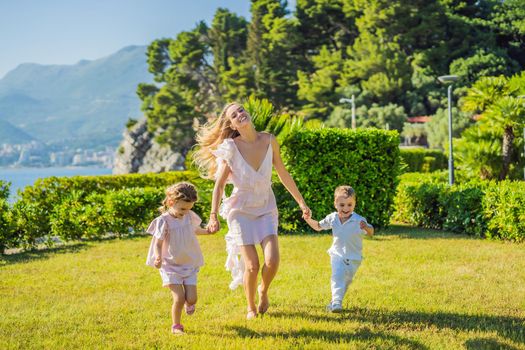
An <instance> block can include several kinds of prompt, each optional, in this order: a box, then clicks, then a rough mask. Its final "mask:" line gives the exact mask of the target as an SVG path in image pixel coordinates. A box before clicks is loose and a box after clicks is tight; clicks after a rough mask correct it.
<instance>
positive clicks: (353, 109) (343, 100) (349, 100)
mask: <svg viewBox="0 0 525 350" xmlns="http://www.w3.org/2000/svg"><path fill="white" fill-rule="evenodd" d="M339 103H351V104H352V129H355V128H356V122H355V96H354V95H352V98H342V99H340V100H339Z"/></svg>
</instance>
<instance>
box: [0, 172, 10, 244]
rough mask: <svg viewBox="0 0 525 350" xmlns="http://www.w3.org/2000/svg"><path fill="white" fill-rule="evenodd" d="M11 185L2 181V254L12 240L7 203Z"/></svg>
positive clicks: (0, 198) (0, 231)
mask: <svg viewBox="0 0 525 350" xmlns="http://www.w3.org/2000/svg"><path fill="white" fill-rule="evenodd" d="M10 185H11V184H10V183H9V182H5V181H2V180H0V254H2V253H3V252H4V250H5V249H6V248H7V247H8V246H9V243H10V241H11V240H12V238H11V235H12V230H11V225H10V221H11V220H10V213H9V204H8V203H7V198H8V197H9V187H10Z"/></svg>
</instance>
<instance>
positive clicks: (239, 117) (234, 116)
mask: <svg viewBox="0 0 525 350" xmlns="http://www.w3.org/2000/svg"><path fill="white" fill-rule="evenodd" d="M226 115H227V116H228V118H229V119H230V123H231V128H232V129H234V130H238V129H242V128H243V127H245V126H247V125H249V124H250V123H251V122H252V120H251V117H250V115H249V114H248V112H246V110H245V109H244V107H243V106H241V105H238V104H233V105H231V106H230V107H229V108H228V110H227V111H226Z"/></svg>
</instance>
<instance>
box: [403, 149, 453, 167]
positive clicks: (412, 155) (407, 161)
mask: <svg viewBox="0 0 525 350" xmlns="http://www.w3.org/2000/svg"><path fill="white" fill-rule="evenodd" d="M401 158H402V163H403V165H404V169H403V170H404V171H405V172H421V173H430V172H433V171H436V170H443V169H447V166H448V160H447V157H446V155H445V154H444V153H443V152H441V151H440V150H430V149H424V148H401Z"/></svg>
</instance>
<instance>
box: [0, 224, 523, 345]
mask: <svg viewBox="0 0 525 350" xmlns="http://www.w3.org/2000/svg"><path fill="white" fill-rule="evenodd" d="M199 239H200V242H201V245H202V249H203V252H204V256H205V260H206V265H205V266H204V267H203V269H202V270H201V272H200V274H199V279H200V280H199V286H198V291H199V302H198V304H197V313H196V314H195V315H194V316H192V317H188V316H186V315H183V324H184V325H185V327H186V329H187V332H188V334H187V335H185V336H182V337H177V336H173V335H171V334H170V333H169V329H170V325H171V322H170V317H169V309H170V305H171V300H170V295H169V293H168V291H167V290H166V289H164V288H162V287H161V286H160V277H159V275H158V273H157V272H156V271H155V270H154V269H152V268H150V267H147V266H145V265H144V260H145V256H146V252H147V248H148V246H149V242H150V239H149V237H145V236H143V237H135V238H129V239H121V240H107V241H101V242H88V243H79V244H76V245H69V246H67V247H62V248H55V249H49V250H46V251H40V252H28V253H21V254H16V255H9V256H4V257H2V258H0V315H1V317H0V349H12V348H20V349H43V348H45V349H77V348H99V349H106V348H117V349H126V348H137V349H143V348H165V349H168V348H169V349H174V348H195V349H353V348H357V349H361V348H367V349H375V348H377V349H388V348H391V349H465V348H466V349H502V348H503V349H525V283H524V282H525V245H523V244H521V245H519V244H511V243H502V242H493V241H487V240H478V239H472V238H469V237H466V236H461V235H453V234H448V233H443V232H439V231H431V230H422V229H414V228H409V227H403V226H393V227H392V228H390V229H389V230H387V231H383V232H382V233H381V234H379V235H377V236H376V237H374V238H373V239H367V240H366V241H365V252H364V253H365V260H364V261H363V264H362V265H361V268H360V270H359V272H358V273H357V275H356V279H355V282H354V283H353V284H352V286H351V288H350V290H349V293H348V294H347V298H346V299H345V303H344V307H345V308H346V312H344V313H343V314H340V315H336V314H329V313H327V312H325V310H324V307H325V305H326V304H327V303H328V301H329V299H330V283H329V281H330V265H329V257H328V255H327V254H326V249H327V248H328V247H329V245H330V240H331V238H330V236H329V235H311V236H304V235H300V236H299V235H297V236H282V237H280V244H281V254H282V261H281V267H280V271H279V274H278V275H277V278H276V280H275V282H274V284H273V286H272V289H271V302H272V306H271V308H270V311H269V313H268V314H267V315H266V316H264V318H259V319H256V320H254V321H246V320H245V319H244V317H245V312H244V311H245V305H244V297H243V292H242V290H241V289H240V288H239V289H238V290H236V291H233V292H232V291H230V290H229V289H228V283H229V274H228V273H227V272H226V271H225V270H224V268H223V265H224V260H225V257H226V255H225V250H224V239H223V236H222V235H220V234H218V235H215V236H204V237H202V236H201V237H199Z"/></svg>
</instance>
